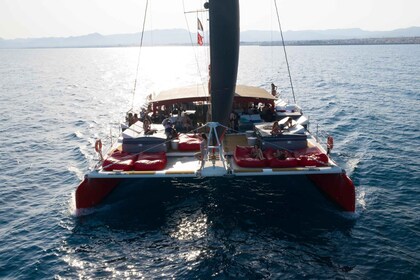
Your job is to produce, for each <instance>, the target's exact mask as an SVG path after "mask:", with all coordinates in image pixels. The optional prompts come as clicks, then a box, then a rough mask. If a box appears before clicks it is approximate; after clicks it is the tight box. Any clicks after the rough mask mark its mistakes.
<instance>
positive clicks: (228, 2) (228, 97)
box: [209, 0, 239, 125]
mask: <svg viewBox="0 0 420 280" xmlns="http://www.w3.org/2000/svg"><path fill="white" fill-rule="evenodd" d="M209 14H210V61H211V64H210V95H211V104H212V110H211V113H212V121H213V122H218V123H220V124H223V125H227V124H228V120H229V114H230V110H231V109H232V102H233V96H234V93H235V87H236V77H237V73H238V59H239V0H210V1H209Z"/></svg>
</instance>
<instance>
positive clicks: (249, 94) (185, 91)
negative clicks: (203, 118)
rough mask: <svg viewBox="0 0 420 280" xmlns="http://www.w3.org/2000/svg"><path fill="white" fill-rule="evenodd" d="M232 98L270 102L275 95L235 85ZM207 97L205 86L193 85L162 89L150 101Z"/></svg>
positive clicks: (256, 88)
mask: <svg viewBox="0 0 420 280" xmlns="http://www.w3.org/2000/svg"><path fill="white" fill-rule="evenodd" d="M234 98H235V100H236V101H238V102H241V101H243V102H245V101H246V102H248V101H260V102H271V101H274V100H275V99H276V97H274V96H272V95H271V94H270V93H269V92H268V91H266V90H265V89H262V88H258V87H251V86H243V85H237V86H236V91H235V96H234ZM209 99H210V96H209V93H208V90H207V86H204V85H194V86H187V87H182V88H175V89H170V90H165V91H162V92H160V93H158V94H157V95H156V96H154V97H152V99H151V100H150V102H151V103H155V104H156V105H159V104H172V103H183V102H194V101H209Z"/></svg>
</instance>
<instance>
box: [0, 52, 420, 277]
mask: <svg viewBox="0 0 420 280" xmlns="http://www.w3.org/2000/svg"><path fill="white" fill-rule="evenodd" d="M207 52H208V51H207V49H205V48H199V49H193V48H191V47H154V48H144V49H143V50H142V52H141V56H140V68H139V74H138V77H139V80H138V82H137V88H136V93H135V94H133V92H134V91H133V86H134V77H135V75H136V66H137V58H138V49H137V48H102V49H27V50H0V112H1V114H0V140H1V146H0V165H1V167H2V172H1V173H0V278H7V279H44V278H46V279H51V278H56V279H75V278H82V279H85V278H115V279H121V278H134V279H137V278H145V279H152V278H160V279H168V278H178V279H189V278H197V279H207V278H215V279H226V278H235V279H261V278H268V279H419V277H420V203H419V202H420V153H419V147H420V130H419V127H420V121H419V112H420V66H419V65H420V47H419V46H418V45H395V46H319V47H289V48H288V55H289V61H290V67H291V72H292V78H293V82H294V86H295V93H296V99H297V101H298V103H300V105H301V106H302V107H303V108H304V111H305V113H306V114H307V115H309V116H310V120H311V128H312V130H313V131H315V130H316V128H317V125H319V128H320V129H322V130H325V131H328V132H330V133H331V134H332V135H333V136H334V138H335V149H334V150H333V157H334V158H335V159H336V161H337V162H338V163H339V164H340V165H342V166H343V167H344V168H345V169H346V171H347V173H348V174H349V175H350V176H351V178H352V179H353V180H354V182H355V185H356V191H357V206H356V207H357V211H356V213H355V214H348V213H343V212H341V211H340V210H338V209H337V208H336V207H334V206H333V205H331V204H330V203H329V202H328V201H327V200H326V199H325V198H324V197H323V196H322V195H320V194H319V192H318V191H317V190H316V189H315V188H314V187H313V186H311V185H310V184H309V185H308V184H307V182H304V180H303V179H299V178H295V177H291V178H287V180H281V179H278V181H277V182H272V181H268V180H265V179H262V180H246V181H220V180H219V181H218V180H209V181H207V182H202V181H194V180H190V181H182V180H172V181H171V180H169V181H166V182H162V184H161V185H155V184H153V183H151V182H147V181H145V183H144V184H145V185H148V186H150V187H149V188H147V189H146V190H144V191H141V192H140V191H139V193H138V194H136V195H131V196H128V197H127V196H126V197H124V195H121V199H120V200H117V201H115V202H112V201H110V202H109V203H106V204H105V205H104V206H103V207H100V208H99V209H96V210H95V211H93V212H92V213H91V214H89V215H85V216H82V217H76V216H75V214H74V202H73V193H74V190H75V188H76V186H77V185H78V183H79V181H80V180H81V179H82V178H83V175H84V174H85V173H86V172H87V171H88V170H89V168H91V167H92V165H94V164H95V161H96V155H95V152H94V147H93V146H94V141H95V139H97V138H101V139H102V140H103V142H105V143H106V144H107V143H110V141H111V138H114V139H115V137H116V136H117V135H118V124H119V122H120V121H121V120H122V119H123V117H124V113H125V112H126V111H127V110H128V109H130V107H131V106H132V104H134V107H135V108H138V106H139V104H141V103H142V102H143V101H144V99H145V97H146V96H147V95H148V94H150V93H152V92H154V91H158V90H162V89H167V88H171V87H176V86H183V85H190V84H194V83H197V82H199V81H200V80H202V81H205V80H206V75H207V70H206V69H207V65H208V60H207V59H206V57H207V56H206V54H207ZM238 75H239V76H238V82H239V83H240V84H248V85H253V86H262V87H265V88H267V89H268V88H269V84H270V83H271V82H274V83H276V84H277V85H278V86H279V89H281V91H282V94H283V95H284V96H285V97H288V98H290V99H291V98H292V97H291V94H290V87H289V85H288V76H287V71H286V67H285V64H284V59H283V58H282V49H280V48H277V47H274V48H270V47H254V46H253V47H242V48H241V56H240V67H239V74H238Z"/></svg>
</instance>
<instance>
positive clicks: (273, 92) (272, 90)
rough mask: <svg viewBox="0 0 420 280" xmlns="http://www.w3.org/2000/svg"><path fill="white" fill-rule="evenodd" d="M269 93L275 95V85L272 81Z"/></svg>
mask: <svg viewBox="0 0 420 280" xmlns="http://www.w3.org/2000/svg"><path fill="white" fill-rule="evenodd" d="M271 95H273V96H277V86H276V85H275V84H274V83H271Z"/></svg>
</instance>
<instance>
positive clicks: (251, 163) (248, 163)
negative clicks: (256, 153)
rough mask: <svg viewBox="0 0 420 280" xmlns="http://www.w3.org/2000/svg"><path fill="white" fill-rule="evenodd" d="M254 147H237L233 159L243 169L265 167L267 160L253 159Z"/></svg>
mask: <svg viewBox="0 0 420 280" xmlns="http://www.w3.org/2000/svg"><path fill="white" fill-rule="evenodd" d="M252 148H253V147H252V146H236V149H235V152H234V154H233V158H234V159H235V162H236V164H237V165H239V166H241V167H265V166H267V160H265V159H263V160H261V159H258V158H253V157H251V151H252Z"/></svg>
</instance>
